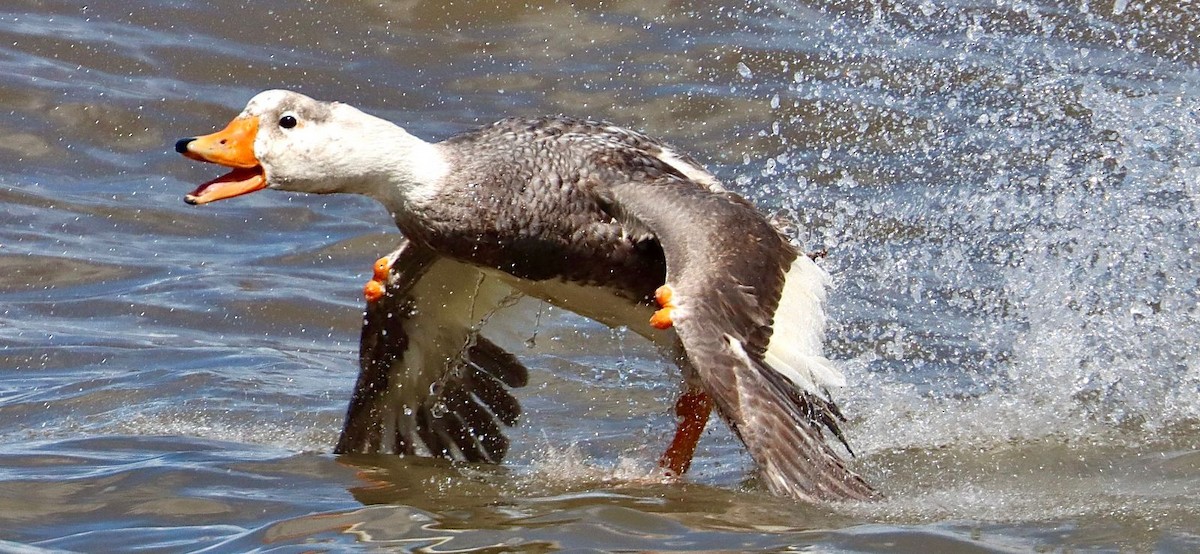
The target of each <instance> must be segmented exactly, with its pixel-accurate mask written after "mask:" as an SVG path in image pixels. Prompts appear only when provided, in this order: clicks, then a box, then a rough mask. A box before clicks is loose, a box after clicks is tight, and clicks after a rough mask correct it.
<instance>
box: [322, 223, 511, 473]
mask: <svg viewBox="0 0 1200 554" xmlns="http://www.w3.org/2000/svg"><path fill="white" fill-rule="evenodd" d="M389 258H390V259H391V260H392V270H391V275H390V276H389V280H388V283H387V287H386V292H385V295H384V297H383V298H381V299H379V300H377V301H375V302H373V303H371V304H369V305H368V306H367V311H366V315H365V317H364V320H363V331H362V341H361V349H360V355H359V365H360V372H359V377H358V382H357V384H356V385H355V389H354V395H353V397H352V398H351V400H350V405H349V407H348V408H347V411H346V423H345V425H344V427H343V429H342V435H341V438H340V439H339V440H338V444H337V447H336V448H335V450H334V451H335V452H337V453H350V452H356V453H376V452H385V453H396V454H416V453H426V454H430V455H435V456H443V457H448V458H454V459H465V460H469V461H490V462H499V461H500V460H501V459H503V457H504V455H505V453H506V452H507V450H508V439H507V438H505V436H504V434H503V429H502V427H501V425H509V426H511V425H514V424H516V422H517V419H518V417H519V415H520V413H521V407H520V404H519V403H518V402H517V400H516V398H514V397H513V396H512V393H511V391H510V390H509V389H510V388H514V387H522V386H524V385H525V383H526V382H527V381H528V371H527V370H526V368H525V366H524V365H522V364H521V363H520V361H518V360H517V359H516V357H514V356H513V355H512V354H510V353H508V352H506V351H505V350H504V349H502V348H500V347H499V346H497V345H496V344H494V343H492V342H491V341H489V340H487V339H486V338H484V337H483V336H481V335H479V332H478V326H479V323H480V322H481V321H483V320H485V319H487V318H488V317H490V316H491V314H493V313H494V312H495V311H496V310H498V309H500V308H502V307H503V306H505V305H507V303H509V302H511V301H512V300H513V299H514V298H515V297H516V293H515V292H514V291H513V290H512V289H511V288H510V287H508V285H506V284H504V283H502V282H501V281H499V280H498V279H495V278H493V277H488V276H486V275H484V274H483V273H481V272H480V271H479V270H478V269H476V268H474V267H473V266H470V265H467V264H463V263H461V262H457V261H454V260H450V259H447V258H442V257H439V256H437V255H435V254H434V253H433V252H431V251H429V250H427V249H425V248H422V247H419V246H417V245H416V244H414V243H412V242H409V241H407V240H404V242H403V243H402V244H401V245H400V247H399V248H397V249H396V250H395V251H394V252H393V253H392V254H390V255H389Z"/></svg>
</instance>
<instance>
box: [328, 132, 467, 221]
mask: <svg viewBox="0 0 1200 554" xmlns="http://www.w3.org/2000/svg"><path fill="white" fill-rule="evenodd" d="M363 131H366V132H367V133H369V134H368V135H364V136H362V137H359V138H358V140H359V141H364V140H365V141H369V143H370V144H371V145H373V146H372V147H370V148H361V149H353V152H354V154H352V155H353V156H354V157H355V158H356V159H354V160H353V162H352V163H353V164H354V165H355V166H356V167H357V171H356V172H355V173H357V175H358V176H359V178H357V179H354V180H353V182H349V183H345V185H344V189H343V191H344V192H352V193H357V194H362V195H366V196H369V197H371V198H374V199H376V200H378V201H379V202H380V203H382V204H383V205H384V206H385V207H386V208H387V209H388V211H389V212H391V214H392V216H393V218H396V219H397V220H399V219H401V218H403V217H404V216H405V215H406V214H411V213H413V212H414V211H419V210H420V209H422V207H423V206H426V205H428V204H429V203H430V202H432V201H433V198H434V197H435V196H436V195H437V194H438V192H439V191H440V190H441V188H442V183H443V178H444V177H445V176H446V174H447V173H448V172H449V166H448V164H447V163H446V159H445V155H444V153H443V152H442V148H441V147H440V146H439V145H437V144H432V143H429V142H426V141H424V140H421V139H420V138H418V137H415V136H413V135H411V134H409V133H408V131H405V130H404V129H403V128H401V127H399V126H397V125H395V124H392V123H390V122H388V121H385V120H382V119H380V120H378V125H371V126H368V128H366V129H363Z"/></svg>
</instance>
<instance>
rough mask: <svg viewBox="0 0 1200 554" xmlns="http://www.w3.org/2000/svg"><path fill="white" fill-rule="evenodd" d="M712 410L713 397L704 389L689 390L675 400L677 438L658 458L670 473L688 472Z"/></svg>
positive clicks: (659, 463)
mask: <svg viewBox="0 0 1200 554" xmlns="http://www.w3.org/2000/svg"><path fill="white" fill-rule="evenodd" d="M711 411H712V399H711V398H709V397H708V395H707V394H705V393H704V392H702V391H698V390H689V391H687V392H685V393H683V395H682V396H680V397H679V400H678V401H677V402H675V415H676V416H679V424H678V426H677V427H676V428H675V439H674V440H672V441H671V446H670V447H668V448H667V451H666V452H664V453H663V455H662V457H661V458H659V459H658V465H659V467H662V468H665V469H666V470H667V473H668V474H670V475H675V476H679V475H683V474H684V473H687V470H688V467H690V466H691V465H692V455H693V454H695V453H696V443H698V442H700V434H701V433H703V432H704V426H705V425H707V424H708V414H709V413H710V412H711Z"/></svg>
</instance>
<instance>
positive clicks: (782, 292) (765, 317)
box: [596, 174, 876, 501]
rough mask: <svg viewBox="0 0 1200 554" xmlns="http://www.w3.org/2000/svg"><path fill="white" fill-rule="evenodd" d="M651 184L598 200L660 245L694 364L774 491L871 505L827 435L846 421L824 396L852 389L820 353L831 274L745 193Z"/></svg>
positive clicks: (677, 323)
mask: <svg viewBox="0 0 1200 554" xmlns="http://www.w3.org/2000/svg"><path fill="white" fill-rule="evenodd" d="M643 176H644V177H645V178H642V179H638V180H634V181H632V182H621V183H617V184H612V185H607V186H604V185H599V186H597V188H596V193H597V196H598V197H599V198H600V200H601V202H602V204H604V205H605V207H606V209H607V210H608V211H609V212H610V213H611V214H612V215H613V217H615V218H617V219H618V220H619V221H621V222H622V223H623V224H627V225H629V226H631V227H632V228H637V229H648V230H650V231H651V232H652V233H654V235H655V236H656V237H657V238H658V240H659V242H660V243H661V245H662V249H663V253H664V254H665V257H666V263H667V277H666V284H667V286H668V287H670V288H671V290H672V293H673V294H672V297H671V300H670V304H672V305H673V308H671V311H670V314H671V321H672V323H673V325H674V327H675V329H676V331H677V333H678V335H679V338H680V340H681V341H682V343H683V347H684V350H685V352H686V355H687V358H688V361H689V362H690V364H691V365H692V366H693V367H694V368H695V371H696V374H697V377H699V380H700V382H701V383H702V385H703V387H704V389H705V392H707V393H708V394H709V395H710V396H711V397H712V398H713V400H714V402H715V404H716V407H717V410H718V412H719V413H720V414H721V416H722V418H723V419H724V420H725V421H726V422H727V423H728V424H729V426H730V427H731V428H732V429H733V431H734V432H735V433H736V434H737V436H738V437H739V438H740V439H741V440H742V442H743V443H744V444H745V445H746V447H747V449H748V450H749V452H750V455H751V456H752V457H753V458H754V460H755V461H756V462H757V463H758V466H759V469H760V471H761V474H762V476H763V477H764V478H765V481H766V483H767V485H768V487H769V488H770V489H771V490H772V491H774V492H776V493H780V494H787V495H791V496H794V497H797V498H800V499H803V500H807V501H817V500H849V499H866V498H871V497H873V496H875V494H876V493H875V492H874V490H873V489H872V488H871V487H870V486H869V485H868V484H867V483H866V482H865V481H864V480H863V479H862V478H861V477H860V476H858V475H857V474H855V473H854V472H853V471H851V470H850V469H849V468H848V467H847V465H846V463H845V461H844V460H843V459H842V458H841V457H840V456H839V455H838V453H837V452H835V451H834V450H833V448H832V447H831V446H830V444H829V443H828V442H827V441H826V439H825V437H824V432H825V431H829V432H831V433H832V434H833V435H834V436H835V437H837V438H838V439H842V434H841V431H840V430H839V428H838V422H839V421H844V419H843V418H842V417H841V413H840V412H839V411H838V408H837V406H836V405H835V404H834V403H833V401H832V399H830V397H829V395H828V392H826V391H825V387H827V386H835V385H841V384H844V379H843V378H842V376H841V373H840V371H839V370H837V369H836V368H835V367H834V366H833V365H832V364H831V363H830V362H829V361H828V360H827V359H825V358H824V356H823V355H822V354H821V340H822V335H823V334H824V323H825V314H824V311H823V308H822V302H823V300H824V294H825V293H824V285H825V282H826V280H827V279H828V277H827V276H826V275H825V273H824V272H823V271H822V270H821V269H820V268H819V267H817V266H816V264H815V263H813V261H812V260H811V259H810V258H809V257H807V256H803V255H799V254H798V252H797V251H796V249H795V248H794V247H793V246H792V245H791V244H790V243H789V242H788V241H787V239H786V238H785V237H783V236H782V235H781V234H780V233H779V232H778V231H777V230H776V229H775V228H774V227H773V226H772V225H771V224H770V223H769V222H768V221H767V220H766V219H764V218H763V216H762V215H761V214H760V213H759V212H758V211H757V210H756V209H755V208H754V206H752V205H751V204H750V203H749V202H747V201H746V200H744V199H742V198H741V197H740V196H738V195H736V194H733V193H729V192H724V191H719V190H712V189H708V188H705V187H702V186H697V184H696V183H694V182H692V181H690V180H688V179H681V178H679V177H677V176H673V175H665V174H659V175H652V174H643ZM843 442H844V440H843Z"/></svg>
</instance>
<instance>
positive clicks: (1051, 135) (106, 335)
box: [0, 0, 1200, 552]
mask: <svg viewBox="0 0 1200 554" xmlns="http://www.w3.org/2000/svg"><path fill="white" fill-rule="evenodd" d="M1197 11H1198V10H1197V8H1196V7H1195V6H1193V5H1192V4H1191V3H1190V2H1179V3H1176V2H1161V1H1158V0H1153V1H1148V2H1143V1H1138V0H1114V1H1107V0H1106V1H1103V2H1096V1H1090V0H1073V1H1071V2H1053V1H1030V2H1026V1H1020V0H1018V1H979V2H933V1H928V0H926V1H915V2H914V1H902V2H839V1H828V2H785V1H767V0H762V1H748V2H707V1H692V2H665V3H664V2H637V1H587V2H573V3H569V2H555V1H537V2H511V3H510V2H478V1H470V0H455V1H453V2H426V1H423V0H395V1H390V0H383V1H377V2H364V3H358V2H344V1H333V0H330V1H325V2H320V1H318V2H308V3H297V2H254V3H248V2H247V3H241V2H223V1H217V0H213V1H208V2H166V1H161V0H143V1H140V2H139V1H132V2H97V3H90V4H87V5H83V4H81V3H67V2H54V1H48V2H33V1H30V2H13V1H8V2H0V73H2V74H3V78H2V79H0V372H2V373H0V375H2V376H3V377H2V378H0V539H2V540H4V541H9V542H7V543H0V550H7V549H20V548H22V546H21V545H26V547H34V548H39V547H40V548H46V549H67V550H80V551H110V550H132V549H140V550H144V551H163V552H175V551H191V550H199V549H205V548H209V549H211V550H212V551H248V550H256V549H257V550H284V551H290V550H294V551H301V550H303V551H311V550H318V551H319V550H325V549H329V550H374V549H376V548H382V549H396V550H428V551H465V550H473V549H480V550H487V551H500V550H530V551H541V550H553V549H561V548H565V549H589V548H592V549H600V550H663V551H675V550H758V551H777V550H785V549H813V550H819V551H862V552H891V551H900V552H905V551H907V552H941V551H956V552H970V551H1004V552H1009V551H1026V550H1054V549H1078V550H1132V551H1150V550H1157V551H1163V552H1189V551H1195V550H1197V549H1200V508H1198V506H1200V327H1198V326H1197V318H1198V317H1200V305H1198V303H1197V288H1198V286H1200V282H1198V281H1200V271H1198V266H1200V250H1198V244H1197V243H1198V240H1197V237H1198V236H1200V229H1198V226H1197V225H1198V224H1197V221H1200V218H1198V215H1200V214H1198V211H1200V210H1198V209H1197V202H1198V200H1200V198H1198V195H1200V185H1198V184H1197V183H1198V182H1200V151H1198V149H1197V147H1196V143H1197V138H1198V136H1200V113H1198V111H1197V110H1198V108H1200V99H1198V93H1200V72H1198V71H1197V63H1198V62H1200V46H1198V45H1197V44H1196V42H1195V40H1196V39H1195V37H1196V36H1197V32H1198V29H1197V26H1198V21H1200V15H1198V14H1197ZM275 87H286V88H293V89H297V90H300V91H303V92H305V93H308V94H310V95H312V96H315V97H318V98H323V99H331V100H333V99H336V100H342V101H345V102H350V103H353V104H355V105H357V106H359V107H361V108H363V109H365V110H367V111H370V112H373V113H376V114H379V115H382V116H384V117H387V118H389V119H392V120H394V121H396V122H398V123H400V124H402V125H404V126H406V127H407V128H408V129H409V130H410V131H411V132H413V133H414V134H417V135H418V136H423V137H427V138H430V139H435V138H443V137H446V136H449V135H450V134H452V133H454V132H457V131H461V130H465V129H468V128H470V127H472V126H473V125H476V124H479V123H484V122H488V121H490V120H493V119H497V118H499V117H502V116H506V115H534V114H543V113H568V114H574V115H582V116H590V117H597V118H605V119H609V120H611V121H614V122H617V123H621V124H624V125H627V126H632V127H635V128H639V129H643V130H645V131H647V132H649V133H651V134H654V135H659V136H662V137H665V138H667V139H668V140H670V141H672V142H674V143H675V144H677V145H679V146H680V147H682V148H684V149H686V150H688V151H690V152H694V153H696V154H697V155H699V156H700V157H701V158H703V159H705V160H707V161H708V162H709V163H710V165H711V167H712V168H713V169H714V170H715V171H716V172H717V173H718V175H719V176H721V177H722V178H723V179H724V180H726V181H727V182H729V183H730V184H731V186H732V187H733V188H735V189H737V190H739V191H740V192H742V193H743V194H745V195H746V196H747V197H750V198H752V199H754V200H755V201H756V202H757V203H758V204H759V205H760V206H762V207H763V208H764V210H767V211H769V212H771V213H772V214H773V215H775V216H776V217H778V218H779V219H780V220H782V221H787V222H790V225H791V231H790V232H791V234H792V235H793V236H794V237H795V239H796V241H797V243H798V244H800V245H802V247H804V248H808V249H817V248H826V249H828V251H829V256H828V258H827V259H826V260H825V262H824V263H825V265H826V267H827V268H828V269H829V271H830V272H831V273H832V274H833V275H834V277H835V279H836V281H837V288H836V290H834V291H833V293H832V295H831V303H830V312H831V315H832V316H833V317H834V319H835V322H834V323H833V325H832V327H831V330H830V348H831V350H832V351H833V353H834V355H835V357H836V358H838V359H839V360H840V361H841V363H842V365H843V367H844V368H845V370H846V372H847V374H848V377H849V378H850V381H851V382H852V386H851V387H849V388H847V389H845V390H842V391H839V392H837V397H838V398H839V400H840V402H841V404H842V407H843V411H845V412H846V414H848V415H849V417H850V419H851V421H850V422H849V424H848V425H847V429H846V430H847V432H848V436H849V437H848V438H849V440H850V442H851V444H852V445H853V446H854V447H855V449H856V451H857V453H858V457H857V458H856V459H855V460H854V461H853V464H854V466H855V467H856V468H857V469H858V470H859V471H860V472H862V473H863V474H864V475H866V476H867V477H868V478H869V480H871V481H872V482H874V483H875V484H877V485H878V486H879V487H880V488H881V489H882V490H883V491H884V492H885V493H886V495H887V499H886V500H883V501H881V502H878V503H871V504H848V505H836V506H821V507H814V506H807V505H803V504H798V503H793V502H791V501H788V500H782V499H779V498H775V497H772V496H770V495H769V494H768V493H767V492H766V491H765V488H764V487H762V486H760V485H759V484H758V483H756V481H755V480H754V477H753V471H752V466H751V464H750V462H749V459H748V458H747V457H746V455H745V453H744V452H743V451H742V449H741V448H740V445H739V444H737V442H736V440H735V439H733V437H732V436H731V435H730V434H729V432H728V431H727V430H725V429H724V428H723V427H722V426H721V425H720V424H719V423H718V424H716V425H714V426H713V429H712V430H710V431H709V432H708V433H707V434H706V436H705V438H704V440H703V441H702V443H701V448H700V451H699V452H698V454H697V459H696V463H695V465H694V466H693V472H692V473H691V474H690V475H689V476H688V478H687V479H686V480H684V482H681V483H664V482H661V481H658V480H656V479H653V478H651V475H652V473H653V470H654V460H655V458H656V456H657V454H658V453H659V448H661V447H663V446H664V445H665V442H666V436H667V432H668V430H669V428H670V426H671V425H672V418H671V413H670V411H669V407H670V406H671V403H672V401H673V398H674V395H675V391H676V388H675V382H676V379H677V377H678V376H677V373H676V371H675V370H674V369H673V368H672V367H671V366H670V365H669V364H666V363H664V362H663V361H662V360H660V359H659V358H658V357H657V355H656V353H655V352H654V350H653V348H651V347H649V346H647V345H646V344H644V343H643V342H642V341H641V340H640V339H638V338H637V337H635V336H632V335H629V334H625V333H622V332H620V331H610V330H608V329H605V328H603V327H601V326H598V325H596V324H593V323H590V322H588V321H586V320H582V319H579V318H577V317H573V316H571V315H569V314H564V313H561V312H560V311H556V310H546V309H543V308H540V307H539V306H537V305H534V304H532V303H531V304H529V305H525V306H524V307H523V308H521V309H522V310H524V312H525V315H528V316H530V317H528V318H525V319H526V320H527V321H526V323H527V324H520V325H516V324H511V325H508V326H505V325H503V324H493V325H492V326H491V328H489V329H488V332H489V334H490V336H492V337H493V338H494V339H495V340H496V341H497V342H499V343H501V344H503V345H505V346H506V347H508V348H510V349H513V350H514V351H516V352H518V353H519V354H520V355H521V356H522V358H523V359H524V360H525V361H526V362H527V363H528V364H529V366H530V367H531V370H532V376H531V377H532V382H531V384H530V386H528V387H526V388H525V389H523V390H521V391H520V393H519V394H520V398H521V401H522V403H523V405H524V407H525V410H526V412H525V415H524V416H523V420H522V424H521V426H520V427H519V428H517V429H516V430H515V431H514V433H513V434H512V439H513V451H512V452H511V454H510V457H509V459H508V460H507V461H506V462H505V463H504V464H502V465H500V466H478V465H454V464H449V463H446V462H443V461H438V460H427V459H413V458H406V459H399V458H396V457H392V456H352V457H336V456H333V455H332V454H330V451H331V450H332V447H333V444H334V442H335V441H336V438H337V433H338V431H339V429H340V425H341V418H342V415H343V413H344V409H345V405H346V403H347V401H348V398H349V393H350V390H351V387H352V385H353V382H354V378H355V375H356V363H357V347H358V344H357V338H358V326H359V323H360V314H361V309H362V300H361V297H360V290H361V285H362V284H363V282H365V280H366V279H368V278H369V275H370V272H369V270H370V264H371V263H372V261H373V260H374V259H375V258H376V257H377V256H379V255H380V254H382V253H384V252H386V251H388V250H389V249H390V248H391V247H392V245H394V244H395V242H396V240H397V235H396V234H395V231H394V229H393V228H392V226H391V223H390V222H389V220H388V217H387V215H386V214H385V213H384V212H383V210H382V209H381V208H380V207H378V206H377V205H375V204H373V203H372V202H371V201H369V200H366V199H363V198H355V197H341V196H326V197H306V196H301V195H290V194H286V193H279V192H264V193H259V194H255V195H251V196H247V197H243V198H238V199H234V200H229V201H225V202H220V203H217V204H214V205H210V206H204V207H201V208H197V207H190V206H186V205H185V204H184V203H183V202H182V196H183V194H185V193H186V192H188V191H190V190H191V189H192V188H193V187H194V186H195V185H196V184H197V183H199V182H202V181H205V180H208V179H209V178H211V177H213V176H214V174H213V172H212V168H211V167H202V166H200V164H196V163H192V162H189V161H188V160H184V159H182V158H180V157H179V156H178V155H177V154H175V153H174V152H173V151H172V149H171V145H172V143H173V141H174V139H175V138H178V137H181V136H188V135H193V134H197V133H203V132H208V131H209V130H211V129H213V128H214V127H219V126H221V125H223V124H224V123H225V122H227V121H228V120H229V118H230V117H231V116H232V115H233V114H235V113H236V112H237V111H239V110H240V109H241V107H242V105H243V104H244V103H245V101H246V100H247V99H249V97H250V96H252V95H253V94H254V93H255V92H257V91H259V90H262V89H266V88H275ZM529 322H532V323H529ZM530 339H533V340H530ZM527 343H528V344H529V345H527Z"/></svg>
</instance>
